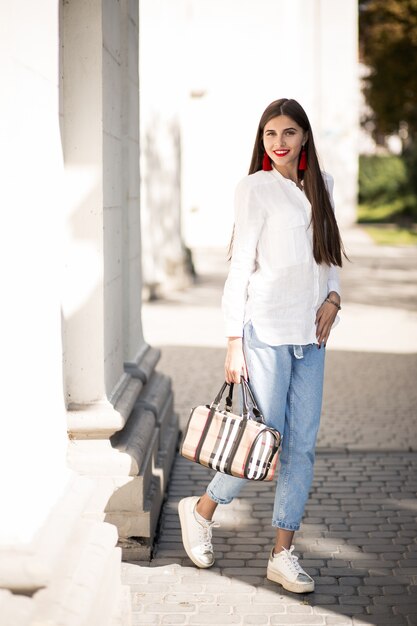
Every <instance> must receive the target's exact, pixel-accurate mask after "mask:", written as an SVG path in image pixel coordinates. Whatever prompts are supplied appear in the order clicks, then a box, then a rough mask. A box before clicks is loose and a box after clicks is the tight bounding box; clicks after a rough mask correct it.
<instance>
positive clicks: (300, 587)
mask: <svg viewBox="0 0 417 626" xmlns="http://www.w3.org/2000/svg"><path fill="white" fill-rule="evenodd" d="M266 577H267V579H268V580H271V581H272V582H274V583H278V584H279V585H281V586H282V587H284V589H286V590H287V591H292V592H293V593H311V592H312V591H314V580H313V581H312V582H311V583H297V582H294V583H293V582H291V581H290V580H287V578H285V577H284V576H282V575H281V574H278V573H277V572H272V571H270V570H269V569H268V570H267V571H266Z"/></svg>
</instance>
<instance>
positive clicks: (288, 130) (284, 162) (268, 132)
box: [263, 115, 308, 169]
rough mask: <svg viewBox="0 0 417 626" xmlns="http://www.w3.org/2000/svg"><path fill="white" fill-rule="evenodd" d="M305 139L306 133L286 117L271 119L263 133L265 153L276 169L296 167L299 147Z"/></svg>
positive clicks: (280, 116) (279, 116)
mask: <svg viewBox="0 0 417 626" xmlns="http://www.w3.org/2000/svg"><path fill="white" fill-rule="evenodd" d="M307 138H308V132H306V131H304V129H303V128H301V126H299V125H298V124H297V122H295V121H294V120H293V119H292V118H291V117H288V116H287V115H278V116H277V117H273V118H272V119H271V120H269V122H267V124H266V125H265V128H264V132H263V142H264V148H265V151H266V153H267V154H268V156H269V158H270V159H271V161H272V162H273V164H274V165H275V166H276V167H277V168H278V169H280V168H282V167H284V168H285V169H287V168H288V167H290V168H292V167H293V166H294V165H295V167H298V157H299V155H300V151H301V147H302V145H303V144H304V143H305V142H306V141H307Z"/></svg>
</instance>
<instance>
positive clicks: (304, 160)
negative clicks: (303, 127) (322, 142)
mask: <svg viewBox="0 0 417 626" xmlns="http://www.w3.org/2000/svg"><path fill="white" fill-rule="evenodd" d="M298 169H299V170H301V171H305V170H306V169H307V151H306V149H305V147H304V146H303V147H302V149H301V153H300V160H299V162H298Z"/></svg>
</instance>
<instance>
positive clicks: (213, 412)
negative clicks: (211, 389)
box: [180, 377, 281, 480]
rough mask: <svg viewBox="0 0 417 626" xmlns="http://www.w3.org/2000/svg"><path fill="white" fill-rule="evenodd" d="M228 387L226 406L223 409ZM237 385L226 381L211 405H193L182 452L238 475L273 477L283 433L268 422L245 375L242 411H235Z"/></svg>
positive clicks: (212, 466) (201, 461) (223, 471)
mask: <svg viewBox="0 0 417 626" xmlns="http://www.w3.org/2000/svg"><path fill="white" fill-rule="evenodd" d="M227 387H229V393H228V395H227V398H226V402H225V407H224V409H223V410H219V405H220V402H221V400H222V397H223V394H224V392H225V390H226V388H227ZM233 387H234V385H233V383H227V382H225V383H224V384H223V385H222V387H221V389H220V391H219V393H218V394H217V396H216V397H215V399H214V400H213V402H212V403H211V404H210V405H205V406H197V407H195V408H193V409H192V411H191V415H190V417H189V419H188V423H187V426H186V429H185V431H184V435H183V439H182V442H181V446H180V454H181V455H182V456H184V457H185V458H186V459H189V460H190V461H194V462H195V463H199V464H200V465H204V466H205V467H210V468H211V469H214V470H217V471H218V472H222V473H224V474H230V475H231V476H236V477H238V478H248V479H250V480H272V478H273V476H274V472H275V468H276V465H277V460H278V449H279V446H280V443H281V435H280V433H279V432H278V431H277V430H275V429H273V428H270V427H268V426H267V425H266V424H265V421H264V417H263V415H262V413H261V411H260V410H259V408H258V406H257V404H256V401H255V398H254V396H253V393H252V390H251V388H250V386H249V384H248V382H247V381H246V380H245V379H244V378H243V377H242V379H241V384H240V388H241V392H242V400H243V402H242V407H243V408H242V415H235V414H234V413H232V406H233ZM248 398H249V399H250V402H251V405H252V406H251V409H249V407H248Z"/></svg>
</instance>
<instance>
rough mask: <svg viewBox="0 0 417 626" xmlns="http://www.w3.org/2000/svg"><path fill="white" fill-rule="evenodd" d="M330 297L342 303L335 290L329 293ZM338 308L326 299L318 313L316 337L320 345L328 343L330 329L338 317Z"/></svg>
mask: <svg viewBox="0 0 417 626" xmlns="http://www.w3.org/2000/svg"><path fill="white" fill-rule="evenodd" d="M328 297H329V298H331V299H332V300H334V301H335V302H337V303H338V304H340V296H339V294H338V293H336V292H335V291H332V292H330V293H329V295H328ZM337 313H338V308H337V307H336V306H335V305H334V304H332V303H331V302H326V301H324V302H323V304H322V305H321V307H320V308H319V310H318V311H317V314H316V337H317V342H318V344H319V347H320V346H321V344H322V343H324V345H326V343H327V340H328V338H329V335H330V331H331V329H332V326H333V322H334V320H335V319H336V315H337Z"/></svg>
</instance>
